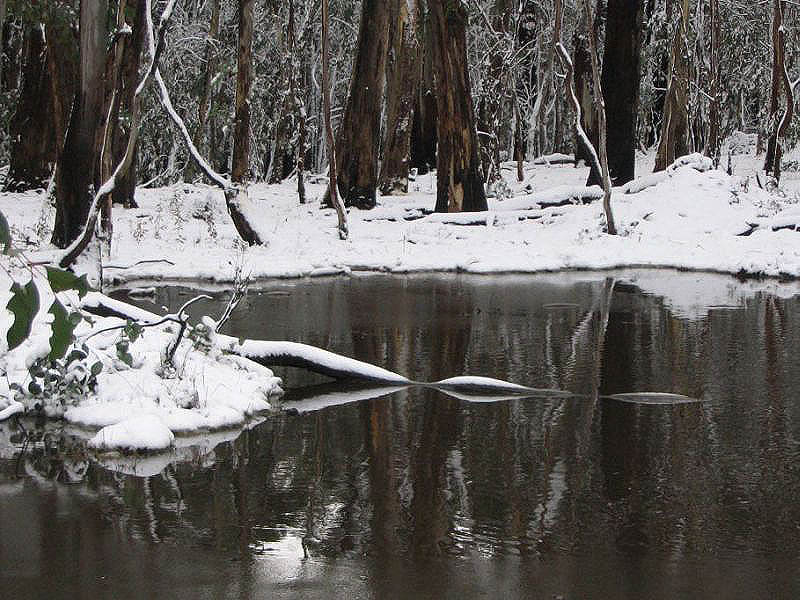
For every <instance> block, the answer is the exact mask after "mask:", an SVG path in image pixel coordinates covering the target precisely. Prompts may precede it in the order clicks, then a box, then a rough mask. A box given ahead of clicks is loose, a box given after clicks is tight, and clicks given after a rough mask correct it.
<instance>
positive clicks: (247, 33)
mask: <svg viewBox="0 0 800 600" xmlns="http://www.w3.org/2000/svg"><path fill="white" fill-rule="evenodd" d="M254 9H255V0H239V42H238V52H237V56H238V59H237V63H236V64H237V68H236V108H235V117H234V125H233V126H234V133H233V165H232V167H231V179H232V180H233V181H234V182H235V183H243V182H244V181H245V180H246V179H247V178H248V177H249V171H250V88H251V86H252V83H253V78H252V49H253V12H254Z"/></svg>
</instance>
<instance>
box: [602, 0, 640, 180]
mask: <svg viewBox="0 0 800 600" xmlns="http://www.w3.org/2000/svg"><path fill="white" fill-rule="evenodd" d="M643 6H644V3H643V2H641V0H608V5H607V8H606V43H605V50H604V52H603V75H602V80H601V83H602V86H603V98H604V101H605V110H606V114H607V118H608V129H607V134H608V167H609V170H610V173H611V181H612V182H613V184H614V185H622V184H623V183H627V182H628V181H631V180H632V179H633V178H634V171H635V158H636V157H635V151H636V121H637V112H638V107H639V78H640V49H641V43H642V17H643V14H644V12H643ZM590 183H598V182H590Z"/></svg>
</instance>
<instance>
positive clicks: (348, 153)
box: [336, 0, 389, 209]
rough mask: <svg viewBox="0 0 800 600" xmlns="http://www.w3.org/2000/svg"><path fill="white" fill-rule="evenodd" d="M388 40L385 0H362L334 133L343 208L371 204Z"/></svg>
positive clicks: (377, 152) (386, 5)
mask: <svg viewBox="0 0 800 600" xmlns="http://www.w3.org/2000/svg"><path fill="white" fill-rule="evenodd" d="M388 40H389V2H388V1H387V0H363V3H362V5H361V25H360V27H359V32H358V46H357V48H358V50H357V52H356V58H355V63H354V64H353V77H352V79H351V81H350V93H349V95H348V99H347V105H346V106H345V110H344V117H343V118H342V123H341V125H340V126H339V131H338V134H337V136H336V160H337V163H338V166H339V173H338V176H339V179H338V185H339V191H340V192H341V195H342V197H343V198H344V204H345V206H355V207H357V208H363V209H369V208H373V207H374V206H375V194H376V190H377V187H378V158H379V149H380V130H381V103H382V100H383V82H384V77H385V73H386V53H387V45H388Z"/></svg>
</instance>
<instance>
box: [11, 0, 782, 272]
mask: <svg viewBox="0 0 800 600" xmlns="http://www.w3.org/2000/svg"><path fill="white" fill-rule="evenodd" d="M792 12H793V10H792V9H791V8H787V3H786V2H785V1H781V0H775V1H774V2H762V3H748V2H740V1H736V0H721V1H720V0H708V1H703V0H698V1H696V2H689V0H647V1H645V2H638V1H633V0H608V1H607V2H606V1H605V0H598V1H597V2H590V1H589V0H585V1H584V0H577V1H575V2H570V1H567V2H564V1H563V0H554V1H552V2H551V1H542V2H534V1H523V2H512V1H510V0H491V1H484V0H469V1H464V2H455V3H454V2H446V1H441V2H437V1H432V0H431V1H428V2H425V1H423V0H388V1H385V2H378V1H370V0H365V1H363V2H357V1H345V0H330V1H329V2H320V1H304V0H279V1H273V0H264V1H261V2H259V1H256V0H241V1H239V2H231V1H225V0H176V1H175V2H160V1H156V2H149V3H148V2H146V1H145V0H119V1H110V2H109V1H107V0H83V1H81V2H77V1H69V0H44V1H33V2H32V1H29V0H3V2H2V3H0V20H2V23H3V26H2V81H1V82H0V91H1V93H2V96H0V100H1V101H0V127H2V129H3V131H4V132H6V135H3V136H2V138H0V165H6V167H5V177H4V179H3V183H2V186H3V189H4V190H5V191H7V192H22V191H26V190H31V189H37V188H46V189H47V190H48V193H49V194H50V196H51V198H52V200H51V202H52V203H53V204H54V206H55V207H56V212H55V217H54V219H55V220H54V223H53V224H52V225H51V228H52V236H51V241H52V243H53V244H54V245H56V246H58V247H61V248H66V247H67V246H69V245H70V244H71V243H72V242H73V241H75V239H76V238H78V237H79V235H80V234H81V233H82V232H83V231H84V225H85V224H86V222H87V219H88V218H89V213H90V207H92V204H93V203H92V199H93V197H94V193H93V192H94V191H95V190H100V189H101V187H102V186H103V184H104V183H106V182H107V181H109V180H110V179H111V176H112V175H113V174H114V172H115V169H116V167H117V166H118V165H119V164H125V165H126V166H125V168H124V169H122V170H121V171H120V172H119V174H118V177H116V178H115V181H114V184H113V186H112V187H113V190H112V191H111V192H108V193H105V194H103V196H104V197H103V198H98V200H99V201H98V202H97V203H96V204H97V205H98V206H97V208H98V212H100V213H101V216H100V219H99V222H100V224H101V232H104V233H103V235H105V236H106V237H109V236H110V235H111V234H110V232H111V231H112V229H113V221H114V218H113V212H112V207H113V205H114V204H118V205H121V206H123V207H131V206H134V205H135V204H136V199H135V189H136V188H137V186H141V187H145V188H147V187H163V186H167V185H170V184H174V183H176V182H180V181H184V182H189V183H191V182H195V181H203V180H204V181H207V182H210V183H214V184H216V185H218V186H219V187H221V188H222V189H223V190H224V191H225V196H226V198H227V199H228V202H227V207H228V210H229V212H230V213H231V216H232V217H233V220H234V223H235V224H236V228H237V231H238V232H239V234H240V236H241V237H242V238H243V239H244V240H245V241H246V242H247V243H249V244H255V243H263V242H264V241H265V240H261V239H260V237H259V234H258V231H256V229H257V228H255V229H254V226H253V224H252V223H248V219H247V212H248V211H247V210H246V207H247V204H242V207H244V208H242V209H241V210H240V208H239V205H240V203H241V202H244V200H245V198H242V197H241V196H240V194H239V193H238V192H237V193H234V192H233V190H234V188H240V187H241V185H242V184H244V183H251V182H268V183H279V182H281V181H284V180H286V179H287V178H289V177H293V178H294V179H295V180H296V184H297V196H298V202H300V203H303V202H305V201H306V190H305V185H304V181H305V180H306V179H307V178H308V177H309V176H312V177H313V176H314V175H316V174H325V173H328V172H329V169H330V167H331V166H334V167H335V168H334V169H330V175H331V180H332V181H334V182H335V183H334V185H333V186H332V187H331V188H329V191H330V189H334V191H336V190H338V194H337V193H334V194H333V195H332V196H333V197H331V195H330V193H329V191H328V192H326V194H325V199H324V201H323V204H324V205H328V206H332V207H339V197H341V199H342V201H343V205H344V206H343V207H341V208H338V209H337V212H338V213H339V222H340V229H342V234H343V235H344V228H345V223H344V220H345V218H346V215H345V213H344V211H345V208H349V207H356V208H361V209H370V208H373V207H374V206H375V204H376V197H378V196H379V195H385V196H386V195H394V194H405V193H407V192H408V181H409V177H412V178H414V177H417V176H419V175H423V174H425V173H427V172H428V171H429V170H433V169H435V170H436V171H437V173H438V177H437V180H438V184H437V197H436V202H435V206H433V207H431V208H435V210H436V211H445V212H447V211H450V212H458V211H476V210H477V211H480V210H486V208H487V204H486V199H485V198H486V196H487V195H488V196H489V197H500V198H502V197H503V195H508V194H509V193H510V192H509V190H508V186H507V184H506V182H505V180H504V178H503V169H504V168H509V164H510V163H511V161H515V162H516V163H517V167H516V168H517V176H518V179H519V181H522V180H523V179H524V177H525V175H524V172H523V162H524V161H532V160H533V159H535V158H537V157H542V156H549V155H556V154H560V155H564V157H566V158H568V157H572V158H573V159H574V160H575V161H576V162H577V161H580V160H583V161H584V162H585V163H586V164H587V165H589V167H590V169H591V170H590V174H589V177H588V181H587V184H588V185H591V184H600V185H604V183H605V181H604V173H605V172H607V173H608V176H609V177H608V182H607V183H608V185H605V186H604V187H606V188H610V187H611V186H619V185H623V184H625V183H627V182H629V181H631V180H632V179H634V177H635V176H636V175H640V174H641V173H637V172H636V170H635V153H636V152H647V151H648V150H649V151H652V152H655V154H656V157H655V165H654V166H655V170H656V171H662V170H664V169H665V168H667V167H668V166H669V165H671V164H672V163H673V162H674V161H675V159H677V158H679V157H681V156H684V155H688V154H691V153H693V152H700V153H703V154H705V155H706V156H708V157H710V158H711V159H712V161H713V163H714V166H719V165H720V164H721V163H722V165H723V167H725V166H726V160H727V159H729V158H730V156H727V157H726V156H723V155H722V152H723V141H724V140H725V139H726V138H728V136H730V135H731V134H733V133H735V132H741V133H744V134H755V135H756V136H757V143H756V146H757V147H756V153H757V154H761V153H762V152H764V157H763V170H764V171H766V174H767V175H771V176H772V178H773V181H779V180H780V176H781V164H782V154H783V152H785V150H784V148H792V147H793V144H794V141H795V138H796V133H795V129H794V128H793V127H792V113H793V105H794V91H795V88H796V85H797V81H792V79H791V74H790V71H791V70H792V69H791V66H792V65H793V64H794V62H795V56H796V47H797V44H796V40H795V39H794V38H795V37H796V36H795V30H794V28H793V27H792V15H791V13H792ZM163 17H166V18H165V19H164V20H163V21H162V22H159V18H163ZM156 36H157V39H156ZM155 43H157V47H155V46H154V47H153V49H152V50H153V51H155V52H156V53H157V54H156V55H155V56H150V54H149V51H148V46H149V45H153V44H155ZM154 59H155V60H154ZM148 63H154V65H153V66H154V67H155V69H152V71H153V72H151V73H150V77H151V78H152V79H153V80H154V81H153V83H152V85H141V86H140V83H141V84H146V83H147V81H146V79H147V74H146V73H145V71H146V70H147V67H148ZM153 75H154V77H153ZM139 87H142V89H141V90H140V91H141V93H140V94H139V93H138V91H139V90H137V88H139ZM596 90H599V91H600V93H597V92H596ZM326 99H329V101H328V102H326ZM601 99H602V107H603V108H604V110H598V109H600V108H601V104H600V103H599V101H600V100H601ZM165 100H166V101H165ZM170 105H171V106H172V108H169V107H170ZM576 111H577V112H576ZM171 117H172V118H171ZM171 121H174V123H173V122H171ZM579 129H580V130H582V131H583V133H581V132H579ZM129 141H132V144H131V148H130V149H129V148H128V145H129ZM191 146H193V147H194V148H195V149H196V151H194V150H191V151H190V147H191ZM728 153H729V155H730V148H728ZM126 154H127V155H128V156H126ZM193 154H195V155H196V156H193ZM333 157H335V160H331V159H332V158H333ZM605 165H607V167H606V166H605ZM728 167H729V168H730V165H728ZM760 183H761V182H760ZM763 185H765V186H766V185H769V182H767V181H765V182H764V183H763ZM237 198H238V200H237ZM240 201H241V202H240ZM606 203H607V204H608V199H606ZM606 213H607V218H608V216H609V214H610V213H609V207H608V206H606ZM608 230H609V232H611V233H613V230H614V223H613V219H612V220H611V221H610V222H609V223H608ZM72 261H74V256H72V257H70V260H69V261H66V262H72Z"/></svg>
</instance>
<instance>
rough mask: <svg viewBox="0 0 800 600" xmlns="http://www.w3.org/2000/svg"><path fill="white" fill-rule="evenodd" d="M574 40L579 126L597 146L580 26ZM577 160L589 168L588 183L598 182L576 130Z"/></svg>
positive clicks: (589, 68)
mask: <svg viewBox="0 0 800 600" xmlns="http://www.w3.org/2000/svg"><path fill="white" fill-rule="evenodd" d="M595 39H596V38H595ZM574 42H575V43H574V46H575V50H574V53H573V65H574V67H573V68H574V74H573V77H574V83H575V94H576V96H577V98H578V104H579V106H580V114H581V127H583V130H584V132H585V133H586V137H587V139H588V140H589V142H591V144H592V145H593V146H594V147H595V148H597V144H598V140H597V113H596V112H595V110H594V105H593V101H592V98H593V93H594V91H593V89H592V63H591V59H590V57H589V40H588V39H587V37H586V32H584V31H581V30H580V27H578V28H577V29H576V31H575V37H574ZM579 160H582V161H583V162H584V163H586V164H587V165H589V167H590V168H591V173H590V174H589V185H596V184H599V183H600V181H601V179H602V176H601V174H600V172H599V171H597V168H596V166H595V163H594V161H593V160H592V154H591V149H590V148H588V147H587V145H586V144H585V142H584V140H583V136H581V135H579V134H578V132H577V131H576V132H575V162H576V163H577V162H578V161H579Z"/></svg>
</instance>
